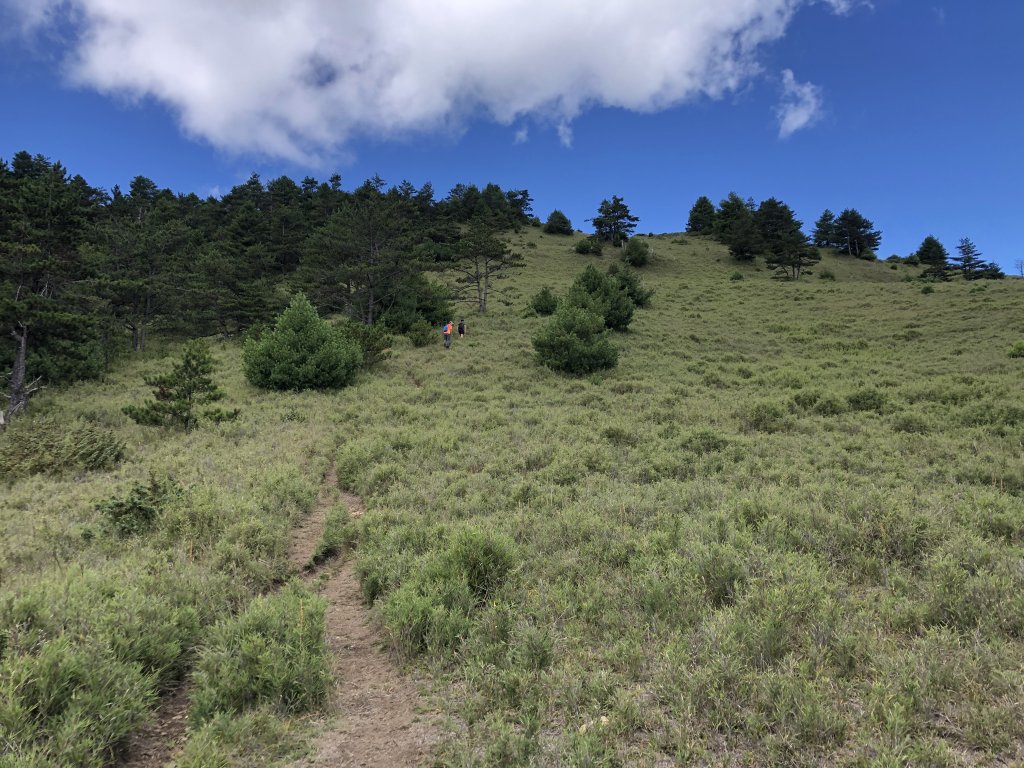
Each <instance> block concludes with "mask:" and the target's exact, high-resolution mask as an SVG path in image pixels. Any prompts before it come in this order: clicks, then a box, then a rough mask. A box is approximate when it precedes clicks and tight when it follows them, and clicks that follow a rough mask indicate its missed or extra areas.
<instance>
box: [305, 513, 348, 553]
mask: <svg viewBox="0 0 1024 768" xmlns="http://www.w3.org/2000/svg"><path fill="white" fill-rule="evenodd" d="M349 523H350V518H349V513H348V507H347V506H346V505H345V504H344V503H340V504H336V505H335V506H333V507H331V508H330V509H329V510H328V511H327V514H326V515H325V517H324V532H323V535H322V536H321V537H320V541H319V543H317V545H316V552H314V553H313V564H319V563H322V562H324V561H325V560H327V559H329V558H331V557H334V556H335V555H337V554H339V553H340V552H341V551H342V550H343V549H344V548H345V546H346V545H347V544H351V543H353V542H352V533H351V531H350V530H349Z"/></svg>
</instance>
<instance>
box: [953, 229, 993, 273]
mask: <svg viewBox="0 0 1024 768" xmlns="http://www.w3.org/2000/svg"><path fill="white" fill-rule="evenodd" d="M956 249H957V251H958V252H959V255H957V256H954V257H953V263H954V264H955V265H956V266H957V267H958V268H959V270H960V273H961V274H962V275H963V276H964V279H965V280H977V279H978V278H979V277H981V271H982V270H983V269H984V268H985V266H986V264H985V262H984V261H982V258H981V251H979V250H978V247H977V246H976V245H975V244H974V243H973V242H971V239H970V238H969V237H964V238H962V239H961V240H960V242H959V243H958V244H957V246H956Z"/></svg>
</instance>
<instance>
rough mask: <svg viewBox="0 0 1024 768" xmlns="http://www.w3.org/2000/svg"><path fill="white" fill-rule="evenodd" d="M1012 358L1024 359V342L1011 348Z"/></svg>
mask: <svg viewBox="0 0 1024 768" xmlns="http://www.w3.org/2000/svg"><path fill="white" fill-rule="evenodd" d="M1009 356H1010V357H1024V340H1022V341H1016V342H1014V344H1013V346H1012V347H1010V352H1009Z"/></svg>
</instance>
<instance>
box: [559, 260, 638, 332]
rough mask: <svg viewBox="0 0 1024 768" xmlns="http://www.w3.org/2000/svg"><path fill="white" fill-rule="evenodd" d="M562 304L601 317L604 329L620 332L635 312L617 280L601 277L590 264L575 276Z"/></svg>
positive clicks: (607, 276)
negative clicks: (579, 308) (605, 327)
mask: <svg viewBox="0 0 1024 768" xmlns="http://www.w3.org/2000/svg"><path fill="white" fill-rule="evenodd" d="M565 303H566V304H568V305H571V306H575V307H581V308H583V309H586V310H589V311H590V312H593V313H594V314H597V315H600V316H601V318H603V320H604V324H605V326H607V327H608V328H613V329H615V330H619V331H624V330H626V328H628V327H629V323H630V321H632V319H633V312H634V311H635V310H636V305H635V304H634V303H633V300H632V299H631V298H630V297H629V294H628V293H627V292H626V291H625V289H624V288H623V287H622V286H621V284H620V283H619V281H618V280H617V279H615V278H614V277H612V276H611V275H607V274H602V273H601V272H600V270H598V269H597V268H596V267H595V266H594V265H593V264H591V265H589V266H587V268H586V269H584V270H583V271H582V272H581V273H580V274H579V275H578V276H577V277H576V280H575V281H574V282H573V284H572V287H571V288H570V289H569V295H568V297H567V298H566V300H565Z"/></svg>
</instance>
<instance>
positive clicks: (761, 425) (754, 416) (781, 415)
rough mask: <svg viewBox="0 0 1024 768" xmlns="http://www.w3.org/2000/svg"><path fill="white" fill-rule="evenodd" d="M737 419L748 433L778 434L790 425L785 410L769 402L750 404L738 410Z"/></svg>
mask: <svg viewBox="0 0 1024 768" xmlns="http://www.w3.org/2000/svg"><path fill="white" fill-rule="evenodd" d="M739 417H740V423H741V424H742V425H743V429H744V430H746V431H748V432H780V431H782V430H784V429H787V428H788V427H789V424H790V420H789V416H788V414H787V411H786V409H785V408H784V407H783V406H782V405H780V404H779V403H776V402H774V401H771V400H762V401H761V402H757V403H751V404H750V405H748V406H746V407H744V408H742V409H741V410H740V412H739Z"/></svg>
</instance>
